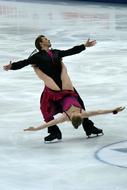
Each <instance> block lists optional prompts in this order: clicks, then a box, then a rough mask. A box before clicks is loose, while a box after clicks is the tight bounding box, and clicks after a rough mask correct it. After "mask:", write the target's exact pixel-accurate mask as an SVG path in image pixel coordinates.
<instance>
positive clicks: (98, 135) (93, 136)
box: [87, 132, 104, 139]
mask: <svg viewBox="0 0 127 190" xmlns="http://www.w3.org/2000/svg"><path fill="white" fill-rule="evenodd" d="M91 135H92V136H91ZM91 135H88V136H87V139H90V138H96V137H101V136H103V135H104V133H103V132H102V133H100V134H95V135H94V134H91Z"/></svg>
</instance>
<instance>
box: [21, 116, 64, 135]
mask: <svg viewBox="0 0 127 190" xmlns="http://www.w3.org/2000/svg"><path fill="white" fill-rule="evenodd" d="M65 121H68V117H67V116H66V114H65V113H63V114H62V116H60V117H58V118H56V119H53V120H51V121H49V122H47V123H44V124H43V125H40V126H39V127H29V128H26V129H24V131H38V130H41V129H45V128H48V127H50V126H53V125H56V124H58V123H63V122H65Z"/></svg>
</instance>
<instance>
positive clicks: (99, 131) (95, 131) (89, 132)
mask: <svg viewBox="0 0 127 190" xmlns="http://www.w3.org/2000/svg"><path fill="white" fill-rule="evenodd" d="M85 131H86V135H87V136H88V138H89V137H90V135H92V134H93V135H96V136H98V135H99V134H101V135H104V133H103V130H102V129H99V128H97V127H95V126H90V127H89V129H87V130H85Z"/></svg>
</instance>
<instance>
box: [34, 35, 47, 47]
mask: <svg viewBox="0 0 127 190" xmlns="http://www.w3.org/2000/svg"><path fill="white" fill-rule="evenodd" d="M43 37H45V36H44V35H39V36H38V37H37V38H36V39H35V47H36V48H37V49H38V50H39V51H41V46H40V42H41V40H42V39H41V38H43Z"/></svg>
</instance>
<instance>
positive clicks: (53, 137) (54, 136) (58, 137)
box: [44, 132, 62, 143]
mask: <svg viewBox="0 0 127 190" xmlns="http://www.w3.org/2000/svg"><path fill="white" fill-rule="evenodd" d="M61 139H62V134H61V132H59V133H56V134H52V133H51V134H50V135H48V136H47V137H45V138H44V142H45V143H50V142H53V141H54V140H61Z"/></svg>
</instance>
